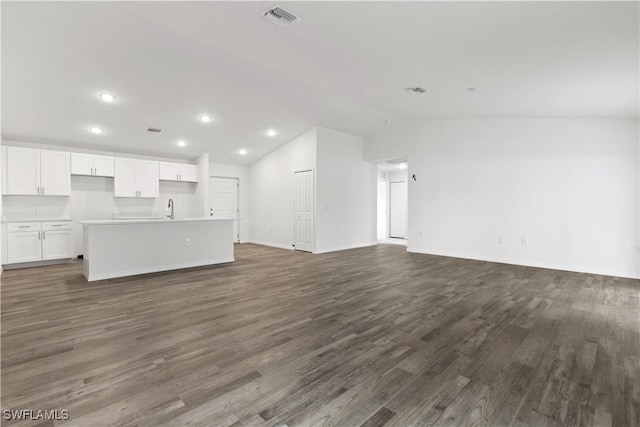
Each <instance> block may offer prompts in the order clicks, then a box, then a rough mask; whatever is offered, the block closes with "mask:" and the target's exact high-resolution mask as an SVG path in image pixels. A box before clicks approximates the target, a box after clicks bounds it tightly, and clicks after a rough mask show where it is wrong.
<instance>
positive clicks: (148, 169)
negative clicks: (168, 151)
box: [136, 160, 160, 197]
mask: <svg viewBox="0 0 640 427" xmlns="http://www.w3.org/2000/svg"><path fill="white" fill-rule="evenodd" d="M136 166H137V171H136V172H137V176H136V178H137V181H138V191H139V195H138V197H158V196H159V195H160V189H159V186H158V162H153V161H149V160H136Z"/></svg>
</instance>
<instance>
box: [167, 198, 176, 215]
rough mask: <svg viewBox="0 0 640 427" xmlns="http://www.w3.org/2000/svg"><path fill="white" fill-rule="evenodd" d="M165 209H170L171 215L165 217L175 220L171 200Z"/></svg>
mask: <svg viewBox="0 0 640 427" xmlns="http://www.w3.org/2000/svg"><path fill="white" fill-rule="evenodd" d="M167 207H168V208H171V215H167V216H168V217H169V218H171V219H175V216H174V215H173V199H169V206H167Z"/></svg>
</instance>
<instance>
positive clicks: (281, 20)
mask: <svg viewBox="0 0 640 427" xmlns="http://www.w3.org/2000/svg"><path fill="white" fill-rule="evenodd" d="M262 15H263V16H264V17H265V18H267V19H268V20H269V21H271V22H273V23H274V24H278V25H280V26H281V27H286V26H287V25H289V24H293V23H294V22H296V21H299V20H300V18H298V17H297V16H296V15H294V14H293V13H291V12H287V11H286V10H284V9H283V8H281V7H280V6H274V7H272V8H271V9H269V10H267V11H265V12H263V13H262Z"/></svg>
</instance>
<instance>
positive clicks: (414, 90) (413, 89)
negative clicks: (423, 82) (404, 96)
mask: <svg viewBox="0 0 640 427" xmlns="http://www.w3.org/2000/svg"><path fill="white" fill-rule="evenodd" d="M405 90H406V91H407V92H409V93H417V94H420V93H427V90H426V89H425V88H423V87H419V86H418V87H408V88H405Z"/></svg>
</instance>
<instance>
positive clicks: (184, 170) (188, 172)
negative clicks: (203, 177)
mask: <svg viewBox="0 0 640 427" xmlns="http://www.w3.org/2000/svg"><path fill="white" fill-rule="evenodd" d="M158 169H159V176H160V179H161V180H163V181H186V182H198V166H196V165H187V164H184V163H169V162H160V163H159V166H158Z"/></svg>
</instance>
